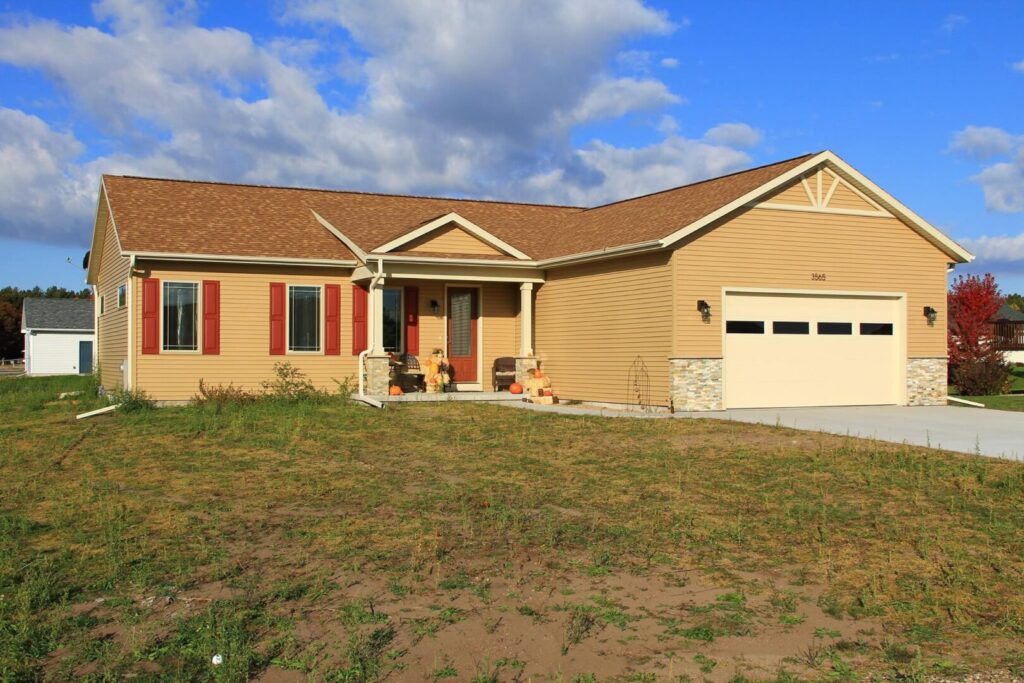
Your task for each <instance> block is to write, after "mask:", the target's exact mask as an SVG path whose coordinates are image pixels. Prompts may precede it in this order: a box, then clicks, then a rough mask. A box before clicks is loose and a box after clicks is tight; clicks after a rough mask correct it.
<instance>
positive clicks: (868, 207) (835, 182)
mask: <svg viewBox="0 0 1024 683" xmlns="http://www.w3.org/2000/svg"><path fill="white" fill-rule="evenodd" d="M812 179H813V183H812V182H809V181H811V180H812ZM830 180H831V181H832V182H831V183H829V181H830ZM800 184H801V186H802V187H803V188H804V191H805V192H806V193H807V199H808V200H809V202H810V203H809V204H793V203H788V202H786V201H785V199H783V201H778V200H779V196H778V195H776V196H775V197H774V198H772V199H770V200H769V201H762V202H759V201H753V202H750V203H749V204H747V206H749V207H755V206H756V207H758V208H761V209H775V210H777V211H802V212H805V213H831V214H840V215H842V214H845V215H848V216H875V217H888V216H890V215H891V214H890V213H889V212H888V211H886V210H885V209H884V208H883V207H882V206H881V205H880V204H879V203H878V202H876V201H875V200H873V199H872V198H871V197H869V196H867V195H866V194H864V193H863V192H861V191H860V190H859V189H857V188H856V187H854V186H853V185H852V184H851V183H849V182H847V181H845V180H843V179H842V178H840V177H839V176H838V175H834V174H833V173H832V172H828V173H825V172H823V170H822V168H821V167H820V166H819V167H818V169H817V170H816V171H815V172H814V175H813V176H810V175H807V176H803V177H802V178H800ZM812 185H813V187H812ZM826 185H828V189H827V190H826V189H825V187H826ZM840 187H842V188H844V189H845V190H848V191H849V192H852V193H853V194H854V195H855V196H857V197H858V198H859V199H860V200H861V201H863V202H864V207H865V208H856V207H851V206H832V205H831V204H830V202H831V201H832V197H833V196H835V193H836V190H838V189H839V188H840Z"/></svg>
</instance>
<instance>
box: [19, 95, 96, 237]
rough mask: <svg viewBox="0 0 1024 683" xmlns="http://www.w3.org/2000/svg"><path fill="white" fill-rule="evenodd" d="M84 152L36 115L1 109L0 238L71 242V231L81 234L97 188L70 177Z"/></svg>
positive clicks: (94, 200)
mask: <svg viewBox="0 0 1024 683" xmlns="http://www.w3.org/2000/svg"><path fill="white" fill-rule="evenodd" d="M83 151H84V147H83V146H82V144H81V143H79V142H78V141H77V140H76V139H75V137H74V136H73V135H71V134H69V133H61V132H58V131H55V130H52V129H51V128H50V127H49V126H48V125H47V124H46V122H45V121H43V120H42V119H40V118H38V117H36V116H31V115H28V114H24V113H22V112H20V111H16V110H14V109H6V108H0V234H3V235H5V236H9V237H15V238H20V239H38V237H39V236H40V235H45V236H48V237H49V238H50V239H49V240H48V241H68V240H69V238H70V239H73V236H71V235H69V234H68V232H69V231H72V230H76V229H80V226H78V225H76V222H77V221H78V219H79V218H80V217H81V216H83V215H86V214H88V212H89V211H90V210H91V209H92V208H93V207H94V206H95V202H96V198H95V191H96V188H95V186H93V185H92V184H91V183H87V182H83V179H82V178H81V177H77V176H74V175H69V174H68V168H69V166H70V165H71V164H72V163H73V162H74V160H75V159H76V158H77V157H78V156H79V155H81V154H82V152H83ZM89 227H91V226H87V227H86V229H88V228H89ZM55 231H56V232H57V233H58V234H54V232H55Z"/></svg>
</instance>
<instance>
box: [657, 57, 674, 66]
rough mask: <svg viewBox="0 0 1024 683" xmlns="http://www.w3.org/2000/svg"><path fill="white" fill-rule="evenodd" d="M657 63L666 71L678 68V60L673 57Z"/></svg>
mask: <svg viewBox="0 0 1024 683" xmlns="http://www.w3.org/2000/svg"><path fill="white" fill-rule="evenodd" d="M659 63H660V64H661V65H662V66H663V67H664V68H666V69H674V68H676V67H677V66H679V60H678V59H676V58H675V57H663V58H662V60H661V62H659Z"/></svg>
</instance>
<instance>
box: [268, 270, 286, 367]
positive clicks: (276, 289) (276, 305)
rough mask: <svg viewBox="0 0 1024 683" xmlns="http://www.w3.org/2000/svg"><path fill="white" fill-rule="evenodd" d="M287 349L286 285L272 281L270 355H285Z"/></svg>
mask: <svg viewBox="0 0 1024 683" xmlns="http://www.w3.org/2000/svg"><path fill="white" fill-rule="evenodd" d="M284 349H285V286H284V283H283V282H271V283H270V355H271V356H283V355H284Z"/></svg>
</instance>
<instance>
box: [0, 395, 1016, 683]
mask: <svg viewBox="0 0 1024 683" xmlns="http://www.w3.org/2000/svg"><path fill="white" fill-rule="evenodd" d="M88 382H89V379H88V378H73V377H72V378H61V379H45V380H35V379H24V378H23V379H16V380H8V381H4V382H0V414H2V415H3V421H2V423H0V680H4V681H6V680H24V679H34V678H37V677H38V678H51V679H68V678H87V677H93V678H97V679H98V678H120V677H123V676H133V677H136V678H141V679H143V680H146V679H164V680H204V679H208V680H238V681H241V680H246V679H247V678H257V677H260V676H267V677H272V678H273V680H306V679H307V678H309V679H313V680H331V681H373V680H383V679H385V678H387V679H388V680H394V681H404V680H442V679H450V680H472V681H498V680H500V681H519V680H522V681H526V680H531V679H532V680H545V681H547V680H552V681H565V682H567V683H568V682H570V681H581V682H582V681H598V680H600V681H606V680H624V681H625V680H629V681H662V680H663V681H674V680H702V679H704V678H707V679H709V680H721V681H726V680H733V681H752V680H779V681H796V680H820V679H829V680H837V679H838V680H854V679H857V678H859V677H864V676H868V675H874V676H878V677H882V678H900V679H903V680H921V679H923V678H924V677H926V676H927V675H930V674H933V673H935V674H944V675H945V674H951V673H952V674H955V673H957V672H962V671H974V670H989V669H994V668H998V669H1010V670H1014V671H1018V672H1019V671H1021V669H1022V668H1024V645H1022V639H1024V504H1022V502H1024V464H1020V463H1012V462H1006V461H1000V460H993V459H987V458H980V457H972V456H965V455H956V454H950V453H943V452H939V451H933V450H928V449H923V448H914V447H908V446H899V445H894V444H880V443H875V442H870V441H862V440H857V439H849V438H843V437H837V436H830V435H825V434H817V433H811V432H798V431H793V430H787V429H780V428H773V427H767V426H758V425H746V424H738V423H729V422H721V421H716V420H650V421H644V420H634V419H609V418H596V417H575V416H558V415H545V414H539V413H535V412H532V411H525V410H511V409H508V408H503V407H500V406H493V405H483V404H465V403H441V404H423V405H406V406H397V407H395V406H393V407H390V408H389V409H388V410H386V411H376V410H372V409H369V408H366V407H363V406H358V405H353V404H347V403H344V402H342V401H341V400H340V399H336V398H333V399H329V400H327V401H325V402H322V403H282V402H274V401H265V402H261V403H257V404H254V405H248V406H243V407H237V406H228V407H226V408H224V409H223V410H217V409H215V408H213V407H195V406H191V407H182V408H165V409H160V410H151V411H141V412H134V413H116V414H113V415H109V416H103V417H99V418H95V419H93V420H89V421H83V422H76V421H74V419H73V415H74V413H76V412H82V411H84V410H87V409H90V408H93V407H96V406H98V405H100V402H99V400H98V399H95V398H92V397H91V396H80V397H73V398H71V399H66V400H57V398H56V395H57V393H58V392H59V391H64V390H67V389H68V388H76V387H77V388H80V389H83V390H87V389H88ZM75 402H77V403H75ZM214 655H220V659H219V662H220V663H219V664H214V663H213V661H212V658H213V657H214Z"/></svg>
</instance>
